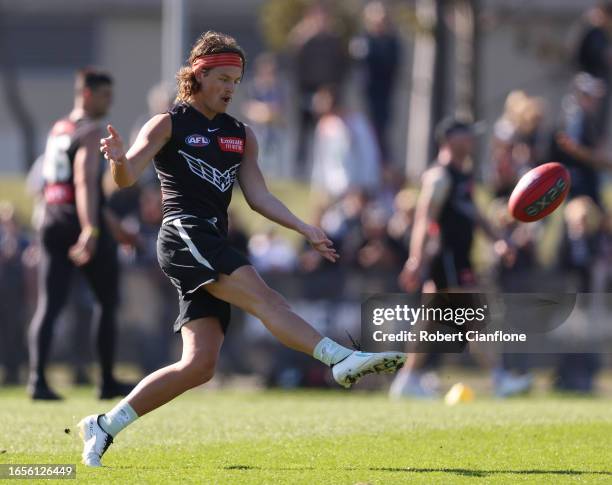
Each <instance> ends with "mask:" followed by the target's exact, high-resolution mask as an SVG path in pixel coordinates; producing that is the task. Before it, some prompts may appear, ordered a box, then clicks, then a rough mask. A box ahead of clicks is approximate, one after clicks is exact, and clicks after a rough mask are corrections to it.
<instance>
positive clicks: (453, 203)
mask: <svg viewBox="0 0 612 485" xmlns="http://www.w3.org/2000/svg"><path fill="white" fill-rule="evenodd" d="M443 168H444V170H445V171H446V173H447V174H448V175H449V176H450V178H451V188H450V191H449V194H448V197H447V198H446V202H445V203H444V205H443V206H442V210H441V212H440V218H439V224H440V235H441V239H442V249H443V250H444V249H449V250H451V251H452V252H453V253H455V254H457V255H460V254H464V255H469V253H470V249H471V247H472V240H473V237H474V227H475V225H476V206H475V204H474V199H473V187H474V180H473V178H472V175H471V174H466V173H463V172H461V171H460V170H457V169H456V168H454V167H452V166H450V165H445V166H443Z"/></svg>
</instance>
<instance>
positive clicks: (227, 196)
mask: <svg viewBox="0 0 612 485" xmlns="http://www.w3.org/2000/svg"><path fill="white" fill-rule="evenodd" d="M168 113H169V114H170V117H171V119H172V136H171V138H170V140H169V141H168V143H166V144H165V145H164V147H163V148H162V149H161V150H160V151H159V152H158V153H157V155H156V156H155V159H154V164H155V169H156V171H157V176H158V177H159V180H160V182H161V190H162V201H163V213H164V218H168V217H175V216H182V215H191V216H196V217H200V218H205V219H209V218H213V217H214V218H216V219H217V223H216V226H217V227H218V228H219V229H220V230H221V232H222V233H223V234H227V208H228V206H229V203H230V201H231V199H232V187H233V185H234V181H235V180H236V177H237V175H238V169H239V167H240V162H242V157H243V155H244V149H245V145H246V131H245V127H244V124H243V123H241V122H240V121H238V120H236V119H235V118H233V117H232V116H230V115H228V114H225V113H219V114H217V115H216V116H215V117H214V118H213V119H212V120H209V119H208V118H207V117H206V116H204V115H203V114H202V113H200V112H199V111H197V110H196V109H195V108H193V107H192V106H191V105H189V104H187V103H179V104H177V105H176V106H174V107H173V108H172V109H170V110H169V111H168Z"/></svg>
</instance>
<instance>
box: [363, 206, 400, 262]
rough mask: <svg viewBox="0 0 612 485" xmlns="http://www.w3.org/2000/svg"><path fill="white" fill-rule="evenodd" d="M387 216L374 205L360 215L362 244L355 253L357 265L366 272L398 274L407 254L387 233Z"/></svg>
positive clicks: (383, 210) (379, 207) (381, 208)
mask: <svg viewBox="0 0 612 485" xmlns="http://www.w3.org/2000/svg"><path fill="white" fill-rule="evenodd" d="M388 220H389V214H387V212H386V211H385V209H384V208H383V207H382V206H380V205H379V204H376V203H370V204H368V205H367V206H366V208H365V210H364V211H363V213H362V215H361V234H362V243H361V246H360V248H359V250H358V252H357V265H358V267H359V268H361V269H363V270H368V271H387V272H392V273H394V274H399V268H400V267H401V264H402V263H403V262H404V261H406V258H407V257H408V253H407V252H406V250H405V248H404V247H403V246H402V245H401V243H399V242H398V241H396V240H395V239H393V238H392V237H391V236H390V235H389V233H388V231H387V224H388Z"/></svg>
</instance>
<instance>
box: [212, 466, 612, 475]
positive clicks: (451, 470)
mask: <svg viewBox="0 0 612 485" xmlns="http://www.w3.org/2000/svg"><path fill="white" fill-rule="evenodd" d="M223 469H224V470H268V471H272V470H274V471H311V470H321V468H318V467H316V468H315V467H262V466H252V465H229V466H226V467H223ZM334 470H336V469H335V468H334ZM344 470H346V471H373V472H404V473H454V474H456V475H463V476H467V477H488V476H490V475H503V474H513V473H515V474H517V475H603V476H612V471H590V470H470V469H468V468H410V467H409V468H391V467H388V468H387V467H380V468H377V467H371V468H352V467H346V468H344Z"/></svg>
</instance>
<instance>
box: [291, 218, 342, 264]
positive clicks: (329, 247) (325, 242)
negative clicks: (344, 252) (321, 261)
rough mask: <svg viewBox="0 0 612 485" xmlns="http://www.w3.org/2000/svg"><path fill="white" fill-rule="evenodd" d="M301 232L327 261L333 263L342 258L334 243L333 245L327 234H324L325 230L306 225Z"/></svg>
mask: <svg viewBox="0 0 612 485" xmlns="http://www.w3.org/2000/svg"><path fill="white" fill-rule="evenodd" d="M300 232H301V233H302V235H303V236H304V237H305V238H306V240H307V241H308V242H309V243H310V245H311V246H312V247H313V248H314V249H316V250H317V251H318V253H319V254H320V255H321V256H323V257H324V258H325V259H327V260H328V261H331V262H332V263H335V262H336V261H337V260H338V258H339V257H340V256H339V255H338V253H337V252H336V249H335V248H334V243H332V242H331V240H330V239H329V238H328V237H327V235H326V234H325V232H323V229H320V228H318V227H316V226H311V225H308V224H305V225H304V227H303V228H301V229H300Z"/></svg>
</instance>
